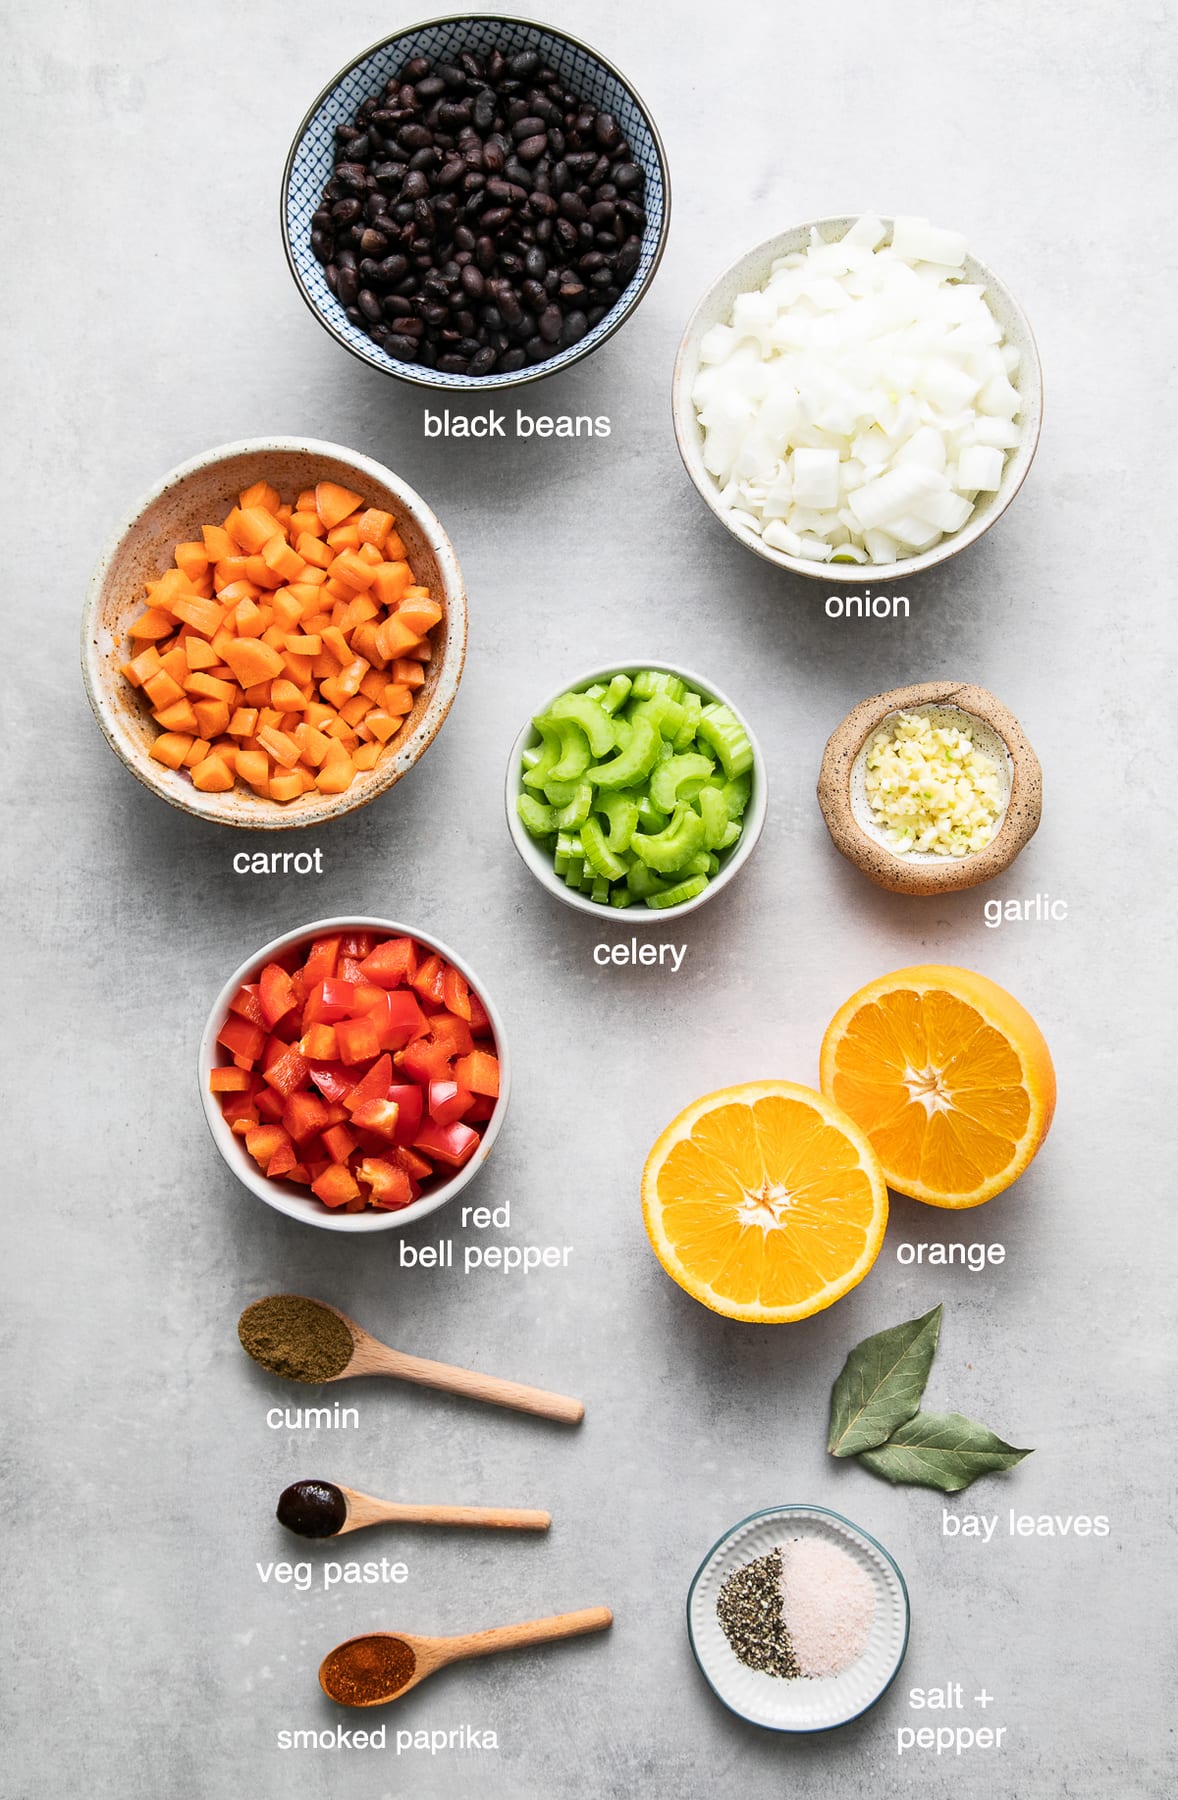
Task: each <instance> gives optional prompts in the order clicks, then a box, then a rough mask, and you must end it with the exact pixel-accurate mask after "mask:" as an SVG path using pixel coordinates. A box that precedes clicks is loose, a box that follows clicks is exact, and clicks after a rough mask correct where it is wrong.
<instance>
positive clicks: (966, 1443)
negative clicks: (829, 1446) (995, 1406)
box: [859, 1412, 1032, 1494]
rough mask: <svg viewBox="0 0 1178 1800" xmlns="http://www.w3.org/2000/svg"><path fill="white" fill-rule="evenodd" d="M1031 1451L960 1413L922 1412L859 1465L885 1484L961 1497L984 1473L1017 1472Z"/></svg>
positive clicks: (898, 1429) (870, 1452)
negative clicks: (900, 1483)
mask: <svg viewBox="0 0 1178 1800" xmlns="http://www.w3.org/2000/svg"><path fill="white" fill-rule="evenodd" d="M1031 1454H1032V1452H1031V1451H1030V1450H1016V1449H1015V1448H1014V1446H1013V1444H1004V1443H1003V1441H1002V1439H1001V1438H1000V1437H995V1435H994V1433H993V1432H992V1431H991V1430H990V1429H989V1428H988V1427H987V1426H985V1425H979V1424H978V1423H977V1422H976V1421H975V1420H974V1419H966V1418H963V1417H962V1415H961V1414H960V1413H926V1412H918V1413H917V1414H916V1416H915V1418H912V1419H908V1420H907V1421H906V1422H905V1423H904V1424H903V1425H899V1426H897V1428H896V1430H895V1431H894V1432H893V1433H892V1435H891V1437H890V1438H889V1439H888V1441H887V1443H886V1444H880V1445H879V1447H878V1448H877V1449H874V1450H864V1451H863V1452H862V1454H861V1455H860V1457H859V1461H860V1462H861V1463H862V1464H863V1466H864V1468H865V1469H870V1470H871V1473H872V1474H873V1475H882V1476H883V1478H884V1480H885V1481H892V1482H907V1483H910V1484H911V1485H913V1486H915V1487H931V1488H939V1489H940V1491H941V1493H943V1494H959V1493H960V1492H961V1490H962V1488H967V1487H968V1486H969V1485H970V1483H971V1482H973V1481H976V1480H977V1479H978V1476H979V1475H992V1474H994V1473H995V1472H996V1471H998V1470H1000V1469H1013V1468H1014V1465H1015V1464H1016V1463H1020V1462H1022V1460H1023V1457H1024V1456H1030V1455H1031Z"/></svg>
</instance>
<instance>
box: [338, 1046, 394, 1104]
mask: <svg viewBox="0 0 1178 1800" xmlns="http://www.w3.org/2000/svg"><path fill="white" fill-rule="evenodd" d="M392 1079H393V1059H392V1057H391V1056H389V1055H387V1054H386V1055H384V1056H378V1057H377V1059H376V1061H375V1062H374V1063H373V1065H372V1067H371V1068H370V1069H369V1070H368V1072H367V1074H366V1075H362V1076H361V1077H360V1079H359V1081H358V1082H357V1083H356V1085H355V1087H354V1088H353V1089H352V1091H351V1093H350V1094H349V1095H348V1096H347V1099H346V1100H345V1102H344V1104H345V1105H346V1107H347V1109H348V1111H349V1112H354V1111H355V1109H356V1108H357V1107H358V1106H363V1104H364V1102H365V1101H366V1100H385V1099H387V1098H388V1092H389V1083H390V1082H391V1081H392Z"/></svg>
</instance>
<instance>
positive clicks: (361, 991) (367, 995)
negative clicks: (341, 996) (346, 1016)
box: [348, 981, 386, 1019]
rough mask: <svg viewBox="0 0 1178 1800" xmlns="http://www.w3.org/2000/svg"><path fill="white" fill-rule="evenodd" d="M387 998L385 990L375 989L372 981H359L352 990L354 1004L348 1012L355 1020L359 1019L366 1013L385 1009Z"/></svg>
mask: <svg viewBox="0 0 1178 1800" xmlns="http://www.w3.org/2000/svg"><path fill="white" fill-rule="evenodd" d="M385 998H386V995H385V990H384V988H382V987H374V986H373V984H372V982H371V981H358V982H357V983H356V985H355V987H354V988H353V989H352V1004H351V1006H350V1007H349V1009H348V1010H349V1012H350V1013H351V1015H352V1017H353V1019H358V1018H360V1017H361V1016H362V1014H364V1013H370V1012H373V1011H375V1010H376V1009H377V1008H378V1007H383V1006H384V1003H385Z"/></svg>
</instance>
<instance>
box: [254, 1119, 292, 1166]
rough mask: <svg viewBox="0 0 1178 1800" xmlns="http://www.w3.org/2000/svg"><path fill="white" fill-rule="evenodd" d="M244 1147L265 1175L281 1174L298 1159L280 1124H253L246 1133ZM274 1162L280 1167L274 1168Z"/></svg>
mask: <svg viewBox="0 0 1178 1800" xmlns="http://www.w3.org/2000/svg"><path fill="white" fill-rule="evenodd" d="M245 1147H246V1149H247V1150H248V1151H249V1153H250V1155H251V1156H252V1157H253V1159H254V1161H255V1162H256V1163H257V1164H258V1166H259V1167H260V1168H262V1169H264V1170H265V1171H266V1173H267V1175H269V1174H271V1173H273V1174H275V1175H281V1174H283V1173H284V1172H285V1171H286V1170H287V1169H293V1167H294V1165H295V1163H296V1162H297V1161H298V1158H297V1157H296V1156H295V1154H294V1149H293V1146H292V1145H291V1141H290V1139H289V1138H288V1137H287V1135H286V1133H285V1131H283V1129H282V1126H281V1125H255V1126H254V1128H253V1130H252V1131H250V1132H247V1134H246V1140H245ZM275 1163H278V1164H279V1165H280V1167H278V1168H274V1164H275Z"/></svg>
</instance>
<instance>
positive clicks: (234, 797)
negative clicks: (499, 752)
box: [82, 437, 466, 831]
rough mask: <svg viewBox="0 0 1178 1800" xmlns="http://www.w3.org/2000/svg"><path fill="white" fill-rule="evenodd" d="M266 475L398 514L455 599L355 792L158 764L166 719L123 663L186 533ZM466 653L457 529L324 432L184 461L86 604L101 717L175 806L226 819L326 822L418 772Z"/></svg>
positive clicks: (419, 572)
mask: <svg viewBox="0 0 1178 1800" xmlns="http://www.w3.org/2000/svg"><path fill="white" fill-rule="evenodd" d="M263 477H264V478H265V479H266V480H268V481H271V482H273V483H274V485H275V486H276V487H278V488H279V489H280V490H281V492H282V493H283V495H284V496H287V495H291V496H293V495H294V494H295V493H297V492H298V491H299V490H300V489H301V488H305V487H312V486H314V484H315V483H316V482H317V481H337V482H340V483H342V484H343V485H344V486H345V487H349V488H352V489H353V490H354V491H355V492H357V493H361V494H363V496H364V498H365V500H366V501H367V502H368V503H369V504H370V505H373V506H380V507H383V508H384V509H385V510H386V511H388V512H391V513H393V514H394V515H395V517H396V520H397V529H398V531H399V532H400V534H401V536H402V538H403V539H404V541H405V544H406V547H407V549H408V552H409V560H410V562H411V563H412V565H413V569H414V573H415V574H416V576H417V578H418V580H419V581H420V582H421V583H423V584H424V585H425V586H427V587H428V588H429V590H430V592H431V593H432V594H433V596H434V597H435V599H437V600H439V601H441V603H442V604H443V606H444V607H445V617H444V619H443V621H442V623H441V625H440V627H439V628H438V633H437V636H436V637H435V639H434V641H435V643H436V644H437V646H438V649H437V651H436V653H435V655H434V658H433V660H432V662H430V663H429V664H428V665H427V669H426V679H425V685H424V686H423V687H421V688H419V689H418V690H417V693H416V696H415V700H414V705H413V711H412V712H411V713H410V714H409V716H408V720H407V722H406V725H405V727H404V729H403V730H402V732H401V734H400V735H399V737H398V738H397V739H396V742H395V744H394V745H393V746H392V747H390V749H389V750H387V751H386V752H385V754H384V755H383V756H382V757H381V759H380V761H379V762H378V763H377V765H376V767H375V768H374V769H370V770H369V771H367V773H364V774H360V775H357V776H356V778H355V779H354V780H353V782H352V785H351V787H350V788H349V789H348V790H347V792H346V793H343V794H332V795H325V794H321V793H319V792H318V791H315V792H312V793H309V794H304V795H302V796H301V798H300V799H298V800H292V801H291V802H290V803H289V804H288V805H285V806H284V805H280V804H279V803H278V802H277V801H274V800H267V799H264V798H259V797H258V796H257V795H256V794H253V793H251V792H250V790H249V789H248V788H246V787H244V786H243V785H242V784H240V783H239V784H238V786H237V787H235V788H233V789H231V790H230V791H229V792H228V793H225V794H203V793H201V792H200V790H199V789H197V788H195V787H193V785H192V782H191V780H190V779H189V777H188V775H187V772H186V771H184V770H180V769H167V768H165V767H164V765H163V763H159V762H153V761H152V759H151V755H150V751H151V746H152V744H153V743H154V741H155V739H156V737H157V736H158V735H159V729H158V727H157V725H156V724H155V721H154V720H153V719H152V717H151V714H150V712H149V711H148V709H147V705H146V703H145V701H144V700H143V699H141V697H140V696H139V694H138V693H137V692H136V690H135V689H134V688H133V687H131V685H130V684H129V682H127V681H126V679H125V678H124V677H123V675H122V674H121V673H120V669H119V665H120V663H122V662H123V661H125V660H126V657H127V650H126V648H125V645H124V637H125V633H126V631H127V628H128V626H129V625H130V623H131V621H132V619H134V618H136V617H137V616H138V614H139V613H141V612H142V611H143V609H144V606H145V605H146V600H145V597H144V592H143V587H144V583H145V582H147V581H154V580H157V579H158V577H159V576H161V575H162V574H163V573H164V571H165V569H168V568H170V567H171V564H172V553H173V550H174V549H175V546H176V545H177V544H178V543H181V542H184V541H185V540H187V539H191V538H194V537H196V538H199V536H200V527H201V526H202V525H208V524H219V523H220V521H221V520H222V519H223V518H224V517H225V515H226V514H227V513H228V511H229V510H230V508H231V507H232V506H234V505H235V504H236V501H237V496H238V494H239V493H240V491H241V490H242V488H245V487H248V486H249V485H250V484H251V483H252V482H254V481H257V480H260V479H262V478H263ZM465 656H466V591H465V589H464V587H463V584H462V571H461V570H460V569H459V567H458V559H457V557H456V556H455V554H454V550H453V547H452V545H451V543H450V540H449V538H448V537H447V536H446V533H445V532H444V531H443V530H442V527H441V525H440V524H439V522H438V520H437V518H436V517H435V516H434V514H433V513H432V512H431V511H430V509H429V507H428V506H427V505H426V503H425V501H424V500H423V499H422V498H421V496H420V494H417V493H415V492H414V490H413V489H412V488H411V487H409V486H408V485H407V484H406V483H405V482H403V481H401V480H400V479H399V477H398V476H396V475H394V474H393V473H392V471H391V470H390V469H386V468H384V467H382V465H381V464H380V463H378V462H373V461H372V460H371V458H369V457H367V456H360V455H358V454H357V453H356V452H355V451H354V450H345V449H344V448H342V447H341V446H340V445H339V444H327V443H321V442H320V441H319V440H318V439H316V438H291V437H274V438H251V439H249V440H247V441H245V442H243V443H238V444H222V445H220V446H219V447H218V448H217V449H215V450H206V451H205V453H204V455H203V456H196V457H193V459H192V461H191V462H186V463H182V464H181V465H180V467H179V468H177V469H172V470H171V471H170V472H169V473H168V474H167V475H165V476H164V477H163V478H162V480H160V481H158V482H157V483H156V485H155V486H154V487H153V488H152V489H151V490H150V492H149V493H147V494H145V495H144V497H143V499H142V500H140V501H139V502H138V504H137V505H136V506H135V507H134V508H133V509H132V511H131V513H130V514H129V515H128V517H127V519H126V520H125V521H124V522H123V524H122V525H121V526H120V527H119V529H118V531H117V532H116V533H115V535H114V537H113V538H112V539H111V542H110V544H109V546H108V547H107V549H106V550H105V552H104V553H103V556H102V560H101V561H100V562H99V564H98V567H97V568H96V569H95V571H94V574H93V576H92V577H91V580H90V591H89V594H88V596H87V600H86V606H85V610H84V612H83V614H82V674H83V678H84V680H85V683H86V693H87V696H88V697H89V700H90V705H91V706H92V707H93V709H94V716H95V718H96V719H97V720H98V723H99V724H100V725H101V727H102V729H103V732H104V733H105V735H106V739H107V742H108V743H109V744H110V747H111V749H112V750H114V752H115V753H116V755H118V756H120V757H121V758H122V760H123V761H124V762H125V763H126V765H127V767H128V768H129V769H130V771H131V773H132V774H133V775H134V776H136V777H137V778H138V780H140V781H141V782H142V783H143V785H144V787H149V788H150V789H151V790H152V792H153V793H156V794H159V796H160V797H161V799H164V800H166V801H167V802H168V803H169V805H171V806H178V807H180V808H181V809H182V810H183V811H184V812H190V813H195V814H196V815H197V817H198V818H202V819H212V820H215V821H216V823H217V824H219V825H240V826H244V827H246V828H248V829H249V830H251V831H260V830H273V831H281V830H284V829H287V828H289V827H291V826H296V825H322V824H324V823H325V821H327V820H328V819H335V818H339V817H340V816H341V815H342V814H343V813H348V812H352V811H354V810H355V808H356V807H358V806H366V805H367V804H368V802H369V801H370V800H374V799H375V798H376V796H377V795H378V794H383V793H384V791H385V790H386V788H390V787H392V786H393V785H394V783H395V782H398V781H400V779H401V777H402V775H405V774H407V773H408V771H409V770H410V769H411V768H412V767H413V765H414V763H415V762H417V760H418V758H419V757H421V756H423V755H424V754H425V752H426V750H428V749H429V746H430V745H431V744H432V743H433V740H434V738H435V737H436V736H437V734H438V732H439V730H440V729H441V727H442V724H443V722H444V720H445V717H446V714H447V713H448V712H449V710H450V706H451V703H452V701H453V699H454V695H455V693H456V692H457V689H458V683H459V680H460V678H461V675H462V665H463V661H464V659H465Z"/></svg>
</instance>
